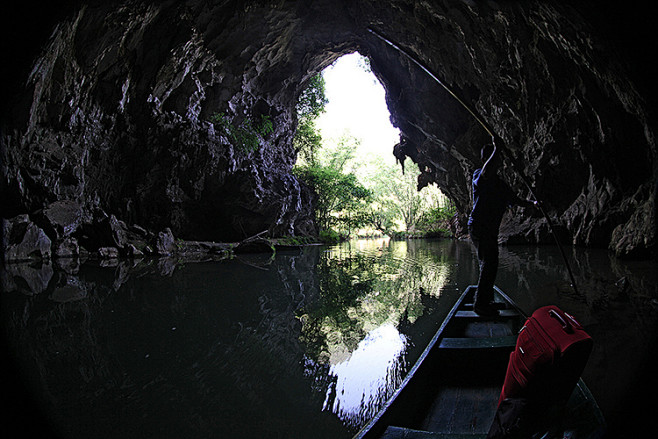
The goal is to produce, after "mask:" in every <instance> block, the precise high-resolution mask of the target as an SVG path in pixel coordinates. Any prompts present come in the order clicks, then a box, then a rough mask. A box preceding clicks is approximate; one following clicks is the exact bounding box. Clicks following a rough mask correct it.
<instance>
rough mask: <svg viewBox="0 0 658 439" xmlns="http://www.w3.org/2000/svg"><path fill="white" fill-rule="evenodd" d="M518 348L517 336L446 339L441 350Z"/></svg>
mask: <svg viewBox="0 0 658 439" xmlns="http://www.w3.org/2000/svg"><path fill="white" fill-rule="evenodd" d="M514 346H516V335H505V336H502V337H481V338H470V337H445V338H444V339H443V340H441V343H440V344H439V348H441V349H492V348H494V349H495V348H513V347H514Z"/></svg>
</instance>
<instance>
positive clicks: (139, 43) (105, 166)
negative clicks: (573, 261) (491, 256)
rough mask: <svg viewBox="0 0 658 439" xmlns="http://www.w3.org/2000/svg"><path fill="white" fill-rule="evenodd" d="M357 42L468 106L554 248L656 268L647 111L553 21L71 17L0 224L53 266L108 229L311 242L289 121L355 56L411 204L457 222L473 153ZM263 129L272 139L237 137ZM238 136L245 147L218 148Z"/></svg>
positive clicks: (556, 15)
mask: <svg viewBox="0 0 658 439" xmlns="http://www.w3.org/2000/svg"><path fill="white" fill-rule="evenodd" d="M369 27H372V28H375V29H377V30H379V31H380V32H384V33H386V34H387V35H388V36H389V37H390V38H391V39H392V40H394V41H396V42H397V43H398V44H400V45H401V46H403V47H405V48H406V49H407V50H409V51H410V52H411V53H413V54H414V55H415V56H417V57H418V58H419V59H421V60H422V62H424V63H425V64H427V65H428V66H429V67H430V68H431V69H433V70H434V71H436V72H437V74H439V75H440V76H441V78H442V79H443V80H444V81H445V82H446V83H447V84H450V86H451V87H452V88H453V89H454V91H455V92H457V93H458V94H459V95H460V96H462V97H463V98H464V99H465V100H466V101H468V102H470V103H472V104H473V106H474V107H475V108H476V109H477V111H478V112H479V113H481V114H482V115H483V117H484V118H485V119H486V120H487V121H488V123H489V124H491V125H492V126H493V127H494V128H495V129H496V131H497V133H498V134H499V135H500V136H501V138H502V139H504V141H505V143H506V145H507V150H508V152H509V155H510V156H511V157H513V158H514V159H515V160H516V163H517V165H515V166H512V161H508V162H507V164H506V166H505V169H504V171H503V172H504V175H505V177H506V178H507V179H508V181H509V182H510V184H512V185H513V186H514V187H515V188H516V190H517V191H518V192H519V193H520V194H527V192H528V190H527V189H526V188H524V185H523V184H522V181H521V178H520V177H519V171H521V172H523V173H524V174H525V175H526V176H527V178H528V180H529V181H530V183H531V184H532V186H533V187H534V191H535V193H536V194H537V196H538V197H539V198H540V199H541V200H542V201H544V205H545V207H546V210H547V211H548V213H549V215H551V217H553V219H554V222H556V223H557V224H558V225H559V229H560V231H561V233H562V236H564V239H565V240H566V241H567V242H570V243H573V244H577V245H591V246H610V248H612V249H613V250H614V251H615V252H616V254H617V255H619V256H646V255H649V254H651V252H652V251H654V250H655V247H656V233H655V224H656V219H655V186H654V184H655V181H656V147H655V138H654V134H653V132H654V131H653V127H652V126H651V125H650V123H649V121H650V116H649V115H648V113H647V110H646V104H645V103H644V102H643V100H642V98H641V96H640V93H639V92H638V91H637V90H636V89H635V87H634V85H633V83H632V82H631V81H630V80H629V78H628V75H627V73H626V71H625V70H624V68H625V67H624V65H623V64H622V63H621V62H618V60H617V57H611V56H610V53H611V52H610V46H608V45H606V44H605V41H604V40H603V38H601V37H600V36H599V35H597V32H596V29H595V28H593V27H591V26H589V25H588V24H587V22H586V21H585V20H584V19H583V17H582V16H581V15H580V14H579V12H578V11H576V10H574V9H572V8H571V7H569V6H565V5H562V4H558V3H553V2H549V1H535V2H524V3H516V2H509V3H508V2H500V3H494V2H472V1H456V0H452V1H449V0H444V1H432V2H417V1H411V0H398V1H395V0H394V1H388V2H376V1H366V0H360V1H347V0H344V1H339V2H336V1H328V0H314V1H304V2H299V1H292V0H281V1H274V0H272V1H219V0H217V1H205V0H204V1H202V0H187V1H182V2H181V1H173V0H169V1H157V0H144V1H130V0H125V1H120V0H117V1H113V2H103V3H98V2H90V3H88V4H85V5H83V6H81V7H79V6H72V7H70V13H69V14H68V15H67V16H66V18H64V19H62V20H58V22H57V24H56V26H55V27H54V31H53V33H52V35H51V37H50V39H49V40H48V41H47V42H41V43H40V44H41V46H39V47H42V50H41V52H40V55H39V56H38V57H37V58H36V59H35V60H34V62H33V63H32V69H31V73H30V74H29V77H28V78H23V80H22V82H21V84H23V85H21V87H17V88H16V93H15V95H16V96H17V97H18V98H19V99H18V100H17V101H16V102H17V103H16V105H14V106H13V107H12V111H11V114H10V117H8V118H7V120H6V121H3V125H4V129H3V132H2V159H3V172H2V183H1V185H0V193H1V194H2V198H3V204H5V208H4V209H3V214H2V215H3V218H15V217H18V216H19V215H25V214H29V219H30V220H31V221H33V222H35V223H36V224H37V225H38V226H39V227H40V228H41V229H43V230H44V231H45V233H46V234H47V235H48V238H49V239H51V240H52V241H53V244H52V245H53V247H58V248H59V247H61V246H62V245H64V241H65V240H66V238H68V237H72V238H75V239H76V240H79V239H83V237H84V236H87V237H89V235H90V234H93V233H91V232H90V230H92V229H94V228H95V227H96V226H97V225H98V224H101V223H103V221H105V222H107V221H109V219H108V218H112V217H114V218H115V220H116V221H119V223H121V222H122V223H123V224H127V226H126V227H125V228H124V227H123V226H122V227H120V228H124V229H125V230H128V229H130V228H131V227H133V228H134V227H137V228H138V229H135V230H144V229H148V230H150V231H151V232H150V233H151V234H157V232H159V231H162V230H164V229H166V228H170V229H171V231H172V232H173V235H174V236H176V237H182V238H185V239H204V240H220V241H221V240H237V239H241V238H244V237H247V236H251V235H253V234H256V233H259V232H261V231H263V230H269V231H270V233H271V234H272V235H305V234H313V233H314V232H315V231H316V230H315V225H314V222H313V200H314V195H313V194H312V193H311V192H310V191H309V190H308V188H306V187H305V186H304V185H303V184H301V183H300V182H299V181H298V180H297V179H296V178H295V177H294V176H293V175H292V173H291V169H292V165H293V164H294V162H295V159H296V157H295V152H294V150H293V148H292V141H291V140H292V136H293V133H294V129H295V126H296V119H295V114H294V105H295V103H296V100H297V97H298V96H299V94H300V92H301V91H302V90H303V88H304V87H305V85H306V81H307V80H308V79H309V78H310V77H311V76H312V75H313V74H315V73H316V72H318V71H321V70H322V69H323V68H324V67H326V66H328V65H329V64H330V63H331V62H333V61H334V60H335V59H337V58H338V57H340V56H341V55H342V54H344V53H347V52H351V51H354V50H359V51H361V52H362V53H363V54H364V55H367V56H369V57H370V59H371V64H372V70H373V72H374V73H375V74H376V75H377V76H378V78H379V79H380V80H381V81H382V83H383V85H384V87H385V89H386V95H387V103H388V105H389V109H390V111H391V114H392V120H393V122H394V124H395V125H396V126H398V127H399V128H400V130H401V132H402V137H403V142H401V145H399V146H398V148H397V151H396V154H397V155H398V156H399V157H401V158H404V157H410V158H411V159H412V160H414V161H415V162H417V163H418V164H419V165H420V168H421V170H422V171H423V172H422V174H421V176H420V177H419V185H420V186H423V185H425V184H430V183H435V184H437V185H438V186H439V187H440V188H441V189H442V190H443V191H444V192H445V193H446V194H447V195H448V196H449V197H451V198H452V199H453V200H454V201H455V203H456V205H457V207H458V210H459V212H460V215H461V218H462V220H463V219H464V218H465V217H466V215H467V214H468V211H469V209H470V195H469V193H470V188H469V184H470V183H469V180H470V175H471V173H472V171H473V169H475V167H476V166H477V156H478V152H477V151H478V149H479V146H480V145H481V143H482V142H484V141H487V140H488V139H487V136H486V134H485V133H484V131H483V130H482V129H481V127H479V126H478V125H477V124H476V123H474V120H473V118H472V117H471V116H470V115H469V114H468V113H466V112H465V111H464V110H463V108H462V107H461V106H460V105H459V104H458V103H457V102H456V101H455V100H454V99H453V98H452V97H451V96H449V95H448V94H447V93H446V92H445V91H444V90H443V89H442V88H441V87H439V86H438V85H437V84H436V83H435V82H434V81H433V80H432V79H431V78H429V77H428V76H427V75H426V74H425V73H424V72H422V71H421V70H419V69H418V68H417V67H416V66H414V65H412V64H411V63H409V61H408V60H407V59H406V58H404V57H403V56H401V55H400V54H399V53H398V52H396V51H395V50H393V49H392V48H391V47H389V46H387V45H386V44H385V43H383V42H382V41H380V40H378V39H377V38H375V37H373V35H372V34H371V33H370V32H368V30H367V29H368V28H369ZM25 84H27V85H26V86H25ZM213 117H214V119H213ZM263 118H265V119H266V120H269V121H271V123H272V130H271V131H267V132H264V133H261V134H256V133H255V131H254V130H250V129H247V128H244V127H248V126H251V127H257V126H258V124H259V123H261V121H262V120H264V119H263ZM212 120H214V121H215V122H214V123H213V122H212ZM240 127H242V129H243V130H246V132H247V134H249V135H250V136H251V137H252V140H254V139H255V141H256V142H257V143H258V145H257V147H255V148H253V147H249V145H246V144H245V142H241V141H240V140H239V139H238V138H236V136H234V135H232V134H231V133H232V132H233V133H235V132H236V130H239V129H241V128H240ZM519 164H521V165H519ZM62 202H66V203H72V204H74V205H75V206H79V215H78V216H76V218H79V219H76V220H75V221H73V223H70V224H69V226H71V227H72V228H71V227H69V229H68V230H69V231H68V232H66V233H56V232H54V231H52V230H50V231H49V230H48V226H47V221H45V220H44V218H45V217H46V216H47V215H44V212H47V211H48V210H49V209H50V210H52V209H53V208H54V207H53V204H54V203H60V204H57V205H55V207H57V206H59V207H61V206H62V204H61V203H62ZM21 218H22V219H21V220H20V221H19V220H15V221H14V222H15V223H21V221H23V220H24V219H25V218H24V217H21ZM110 235H111V234H110ZM503 236H504V238H505V239H507V240H508V241H509V242H549V241H548V240H550V239H552V238H551V237H550V236H549V233H548V228H547V226H546V224H545V220H543V219H542V218H541V217H540V216H538V215H537V214H534V216H533V215H523V216H518V215H517V216H516V217H515V219H513V220H510V221H508V222H507V223H506V224H505V226H504V234H503ZM69 244H70V239H69ZM96 245H100V244H96ZM126 248H127V246H126ZM62 251H65V250H62ZM122 251H127V250H125V249H122Z"/></svg>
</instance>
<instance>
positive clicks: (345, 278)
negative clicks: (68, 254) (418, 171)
mask: <svg viewBox="0 0 658 439" xmlns="http://www.w3.org/2000/svg"><path fill="white" fill-rule="evenodd" d="M447 245H448V246H449V245H450V244H449V243H448V242H446V243H445V244H436V246H434V247H433V248H432V247H431V246H430V247H428V246H422V245H419V246H414V245H413V244H407V243H404V242H402V243H390V242H381V243H371V246H370V247H369V248H361V249H358V250H357V249H356V248H355V247H350V246H341V247H335V248H331V249H329V251H325V249H324V248H319V247H310V248H307V249H305V250H304V251H303V252H302V254H295V255H285V254H281V255H277V256H276V258H269V257H266V258H259V257H258V256H254V257H247V256H244V257H241V258H239V259H235V260H231V261H223V262H205V263H190V264H187V265H185V264H181V263H179V261H176V260H168V259H161V260H150V261H146V260H145V261H141V262H135V263H128V262H125V261H121V262H119V261H116V262H115V263H114V264H112V265H110V266H108V265H101V264H99V263H96V264H82V265H77V264H69V265H68V266H67V267H61V266H51V265H47V264H43V265H39V266H33V265H20V264H17V265H11V266H8V267H4V268H3V269H4V271H3V273H2V279H3V284H2V295H1V296H0V300H1V301H2V306H1V313H2V314H1V316H2V329H3V332H4V333H5V335H6V339H7V340H8V342H9V345H10V354H11V357H12V360H13V362H14V363H15V364H16V366H17V369H18V370H20V371H21V379H22V380H23V382H24V383H25V384H26V385H25V386H23V387H21V388H19V389H17V390H16V393H15V394H20V393H22V392H24V391H25V390H26V389H28V390H29V391H30V392H31V393H30V394H31V395H32V397H33V399H34V400H35V401H36V402H37V403H38V405H39V408H40V409H41V410H42V411H43V412H44V413H46V414H47V418H48V422H49V423H50V424H51V425H52V426H53V428H54V429H55V430H56V432H57V433H58V434H59V435H61V436H62V437H64V438H83V437H96V438H99V439H101V438H108V439H110V438H112V439H113V438H118V437H121V438H122V439H124V438H133V437H134V438H144V437H158V438H168V437H300V438H302V437H314V438H318V437H327V438H340V437H349V436H351V434H352V433H353V432H354V430H355V429H357V428H358V427H359V426H360V425H361V424H362V423H363V422H366V421H367V420H368V417H369V416H370V415H371V414H372V413H373V412H374V411H376V410H377V408H378V406H379V404H381V403H382V402H383V401H384V400H385V398H386V397H387V396H388V394H390V392H392V391H393V390H394V388H395V386H396V385H397V383H399V381H400V380H401V378H402V376H403V374H404V372H405V370H406V367H407V358H408V359H409V361H413V360H414V358H413V356H414V355H417V354H418V349H419V347H422V346H424V344H425V342H426V339H428V338H429V337H431V334H432V333H433V331H434V329H435V327H436V325H437V324H438V323H437V322H440V319H441V315H440V313H441V311H440V310H441V309H442V308H441V303H443V302H446V305H447V308H449V305H450V303H451V299H450V297H449V296H450V294H453V295H454V293H455V292H457V290H458V289H459V287H458V286H457V285H456V281H455V279H454V278H453V276H452V271H451V270H452V269H451V268H450V267H453V266H454V265H455V263H454V260H451V258H452V257H453V256H448V254H450V250H449V249H446V248H445V247H446V246H447ZM447 291H449V294H447V293H446V292H447ZM446 295H447V298H446ZM17 422H18V421H17Z"/></svg>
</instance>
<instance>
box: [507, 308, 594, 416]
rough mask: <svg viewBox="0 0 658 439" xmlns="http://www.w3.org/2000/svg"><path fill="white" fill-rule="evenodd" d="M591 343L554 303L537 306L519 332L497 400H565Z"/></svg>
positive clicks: (537, 403)
mask: <svg viewBox="0 0 658 439" xmlns="http://www.w3.org/2000/svg"><path fill="white" fill-rule="evenodd" d="M592 346H593V341H592V338H591V337H590V336H589V335H588V334H587V332H585V330H584V329H583V328H582V326H581V325H580V323H578V322H577V321H576V319H574V318H573V317H572V316H570V315H569V314H567V313H565V312H564V311H562V310H561V309H560V308H558V307H557V306H544V307H542V308H539V309H538V310H536V311H535V312H534V313H533V314H532V315H531V316H530V317H529V318H528V319H527V320H526V322H525V325H524V326H523V328H522V329H521V331H520V332H519V337H518V339H517V341H516V348H515V349H514V351H513V352H512V353H511V354H510V359H509V363H508V365H507V373H506V374H505V382H504V384H503V389H502V391H501V393H500V399H499V400H498V404H499V405H500V403H501V402H502V401H503V400H504V399H506V398H527V399H528V401H529V402H531V403H532V404H533V405H535V406H539V407H547V406H550V405H554V404H563V403H565V402H566V401H567V399H568V398H569V396H570V395H571V392H572V391H573V389H574V387H575V386H576V383H577V382H578V379H579V378H580V375H581V374H582V372H583V369H584V368H585V364H586V363H587V359H588V358H589V354H590V352H591V351H592Z"/></svg>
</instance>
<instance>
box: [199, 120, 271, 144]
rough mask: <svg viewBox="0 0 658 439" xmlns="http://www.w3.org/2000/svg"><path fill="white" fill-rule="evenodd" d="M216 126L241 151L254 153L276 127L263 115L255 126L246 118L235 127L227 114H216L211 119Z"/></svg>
mask: <svg viewBox="0 0 658 439" xmlns="http://www.w3.org/2000/svg"><path fill="white" fill-rule="evenodd" d="M210 121H211V122H212V123H213V124H214V125H218V126H219V127H220V128H221V129H222V130H223V132H224V134H226V136H228V138H229V140H230V141H231V143H232V144H233V145H234V146H235V147H236V148H237V149H239V150H240V151H243V152H252V151H256V150H257V149H258V148H259V147H260V142H261V140H262V139H263V138H264V137H266V136H267V135H268V134H270V133H271V132H273V131H274V125H273V124H272V120H271V119H270V117H269V116H264V115H262V116H261V117H260V121H259V122H258V123H257V124H256V125H254V123H253V122H252V120H251V119H250V118H245V119H244V120H243V121H242V122H241V123H240V124H239V125H238V126H235V125H234V124H233V122H232V121H231V119H230V118H229V117H228V116H227V115H226V114H225V113H215V114H213V115H212V116H211V117H210Z"/></svg>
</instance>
